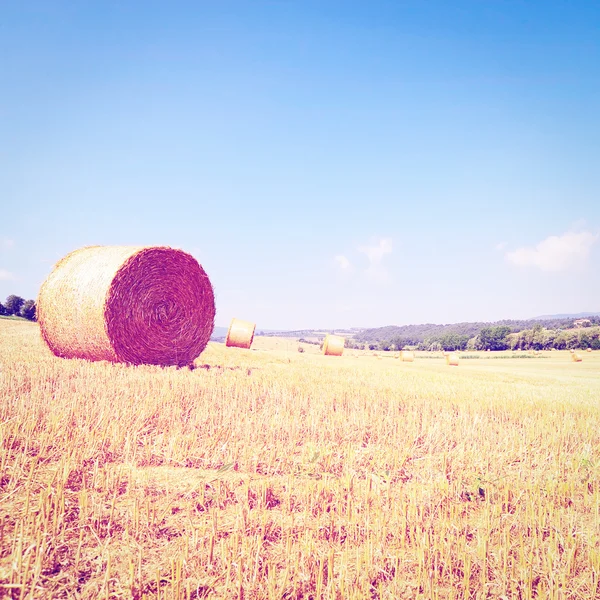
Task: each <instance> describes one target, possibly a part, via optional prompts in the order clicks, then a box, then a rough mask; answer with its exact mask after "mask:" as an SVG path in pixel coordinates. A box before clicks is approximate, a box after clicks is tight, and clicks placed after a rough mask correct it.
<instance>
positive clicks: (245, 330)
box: [225, 319, 256, 348]
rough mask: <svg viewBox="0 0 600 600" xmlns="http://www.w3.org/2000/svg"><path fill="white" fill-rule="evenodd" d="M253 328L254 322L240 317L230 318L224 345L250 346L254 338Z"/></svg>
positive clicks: (254, 326)
mask: <svg viewBox="0 0 600 600" xmlns="http://www.w3.org/2000/svg"><path fill="white" fill-rule="evenodd" d="M255 329H256V323H250V321H242V320H241V319H231V323H230V324H229V329H228V330H227V338H226V339H225V345H226V346H233V347H235V348H250V346H252V340H253V339H254V331H255Z"/></svg>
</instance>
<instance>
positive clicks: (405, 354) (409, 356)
mask: <svg viewBox="0 0 600 600" xmlns="http://www.w3.org/2000/svg"><path fill="white" fill-rule="evenodd" d="M400 360H401V361H402V362H414V360H415V354H414V352H409V351H408V350H402V352H400Z"/></svg>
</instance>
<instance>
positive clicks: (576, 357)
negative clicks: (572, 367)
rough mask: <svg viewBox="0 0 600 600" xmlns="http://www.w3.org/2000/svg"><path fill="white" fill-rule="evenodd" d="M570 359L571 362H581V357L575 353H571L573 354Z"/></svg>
mask: <svg viewBox="0 0 600 600" xmlns="http://www.w3.org/2000/svg"><path fill="white" fill-rule="evenodd" d="M571 358H572V360H573V362H581V361H582V360H583V359H582V358H581V356H579V354H577V352H573V354H571Z"/></svg>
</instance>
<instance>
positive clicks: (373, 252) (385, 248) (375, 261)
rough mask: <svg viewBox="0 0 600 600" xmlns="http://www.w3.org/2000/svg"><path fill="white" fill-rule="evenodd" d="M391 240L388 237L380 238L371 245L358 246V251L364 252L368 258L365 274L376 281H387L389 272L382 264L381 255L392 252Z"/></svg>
mask: <svg viewBox="0 0 600 600" xmlns="http://www.w3.org/2000/svg"><path fill="white" fill-rule="evenodd" d="M392 247H393V245H392V240H391V239H390V238H380V239H378V240H377V241H376V242H375V243H373V244H372V245H371V246H359V247H358V251H359V252H361V253H362V254H365V255H366V256H367V258H368V259H369V266H368V267H367V270H366V271H365V272H366V274H367V276H369V277H370V278H371V279H374V280H376V281H381V282H383V281H387V280H388V279H389V272H388V270H387V269H386V267H385V266H384V265H383V264H382V261H383V257H384V256H385V255H386V254H390V253H391V252H392Z"/></svg>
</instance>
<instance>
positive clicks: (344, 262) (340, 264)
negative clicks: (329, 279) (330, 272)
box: [333, 254, 352, 273]
mask: <svg viewBox="0 0 600 600" xmlns="http://www.w3.org/2000/svg"><path fill="white" fill-rule="evenodd" d="M333 260H334V262H335V264H336V266H337V268H338V269H339V270H340V271H343V272H344V273H349V272H350V271H352V263H351V262H350V261H349V260H348V259H347V258H346V257H345V256H344V255H343V254H338V255H337V256H336V257H335V258H334V259H333Z"/></svg>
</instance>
